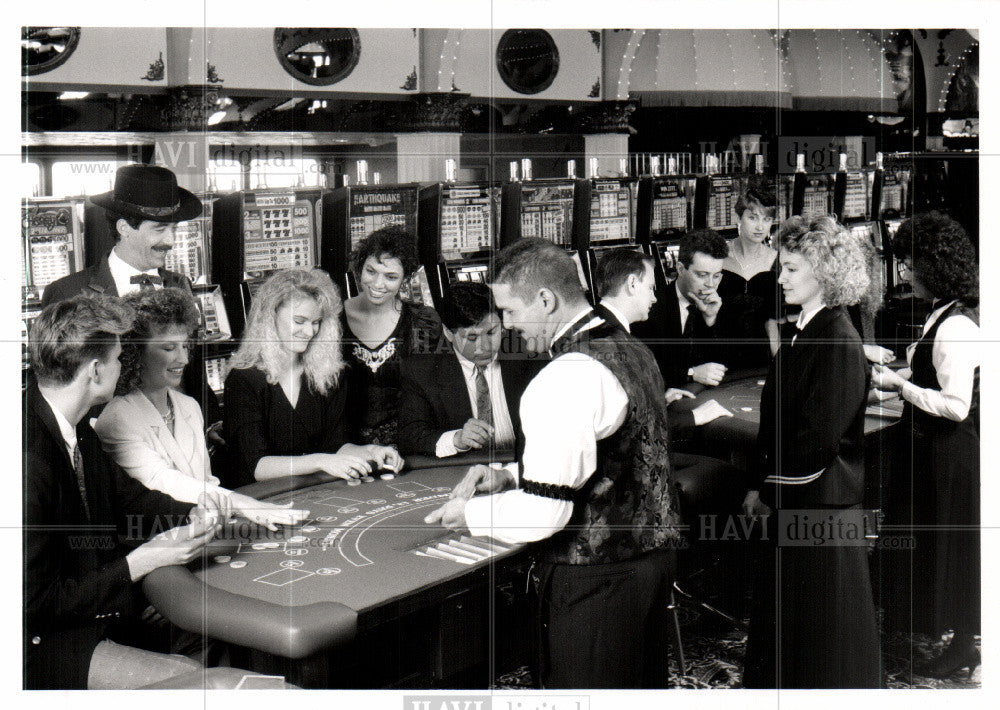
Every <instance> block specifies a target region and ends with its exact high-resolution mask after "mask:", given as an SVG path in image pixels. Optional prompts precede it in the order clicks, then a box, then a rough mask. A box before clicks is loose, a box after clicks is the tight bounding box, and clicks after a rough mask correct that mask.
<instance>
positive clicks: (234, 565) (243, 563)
mask: <svg viewBox="0 0 1000 710" xmlns="http://www.w3.org/2000/svg"><path fill="white" fill-rule="evenodd" d="M229 566H230V567H232V568H233V569H241V568H243V567H246V566H247V561H246V560H233V561H232V562H230V563H229Z"/></svg>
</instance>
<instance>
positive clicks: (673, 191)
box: [649, 181, 688, 237]
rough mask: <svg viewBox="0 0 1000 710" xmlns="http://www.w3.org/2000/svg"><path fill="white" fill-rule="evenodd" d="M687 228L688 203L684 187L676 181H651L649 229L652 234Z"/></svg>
mask: <svg viewBox="0 0 1000 710" xmlns="http://www.w3.org/2000/svg"><path fill="white" fill-rule="evenodd" d="M687 228H688V203H687V198H686V197H685V196H684V187H683V185H681V184H680V183H677V182H661V181H657V182H654V183H653V214H652V215H651V218H650V223H649V231H650V234H651V235H652V236H654V237H655V236H656V235H657V234H659V233H661V232H664V231H667V230H677V231H684V230H686V229H687Z"/></svg>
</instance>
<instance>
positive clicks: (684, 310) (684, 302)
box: [674, 279, 693, 333]
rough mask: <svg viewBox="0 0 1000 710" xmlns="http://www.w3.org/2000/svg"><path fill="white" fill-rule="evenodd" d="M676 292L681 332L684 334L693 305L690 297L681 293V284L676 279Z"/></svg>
mask: <svg viewBox="0 0 1000 710" xmlns="http://www.w3.org/2000/svg"><path fill="white" fill-rule="evenodd" d="M674 290H675V291H677V310H679V311H680V312H681V332H682V333H683V332H684V327H685V326H686V325H687V322H688V315H689V314H690V310H689V308H690V306H692V305H693V304H692V303H691V301H690V300H688V297H687V296H685V295H684V294H683V293H681V287H680V284H678V283H677V279H674Z"/></svg>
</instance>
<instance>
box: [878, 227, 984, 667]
mask: <svg viewBox="0 0 1000 710" xmlns="http://www.w3.org/2000/svg"><path fill="white" fill-rule="evenodd" d="M893 252H894V253H895V256H896V258H897V259H899V260H900V261H902V263H903V265H904V267H905V269H906V270H905V272H904V278H905V279H906V280H908V281H909V282H910V284H911V286H912V287H913V293H914V295H915V296H916V297H918V298H924V299H933V306H932V308H933V310H932V312H931V314H930V316H928V318H927V321H926V323H925V324H924V329H923V334H922V335H921V338H920V340H918V341H917V342H916V343H914V344H913V345H911V346H910V347H909V348H908V349H907V352H906V355H907V360H908V362H909V365H910V369H911V371H912V374H911V375H909V376H908V379H907V373H905V372H903V373H902V374H900V373H896V372H893V371H892V370H890V369H888V368H886V367H882V366H879V365H876V366H874V367H873V372H872V381H873V382H874V384H875V386H876V387H878V388H879V389H883V390H894V391H898V392H899V393H900V396H901V397H902V399H903V402H904V408H903V420H902V422H901V425H900V426H899V427H897V430H898V431H899V433H900V434H901V436H902V441H901V442H900V445H899V446H898V450H899V451H900V453H901V454H902V455H903V456H904V460H903V462H902V466H901V470H900V471H899V473H898V474H897V475H894V477H893V480H894V483H893V493H892V495H891V496H890V498H892V499H893V502H894V503H895V507H896V510H897V511H898V512H897V515H896V519H895V520H890V522H894V523H896V524H899V525H904V526H908V525H911V524H912V525H915V526H916V530H915V533H914V537H915V539H916V543H917V544H916V547H915V549H914V550H913V557H912V563H913V566H912V569H907V570H906V571H905V573H904V574H901V575H898V576H897V577H896V578H895V579H889V580H887V584H890V585H892V584H893V583H896V584H897V585H900V587H901V588H899V589H897V590H896V593H893V594H890V598H892V599H902V600H904V602H903V603H904V605H905V604H906V603H907V602H909V603H910V604H915V605H916V607H915V608H912V609H910V608H907V609H902V612H903V613H904V614H905V616H906V617H907V618H908V619H912V621H913V623H916V624H921V625H922V624H923V621H924V620H923V619H921V613H920V612H921V611H922V610H930V611H931V612H932V618H931V619H929V620H927V623H926V628H922V629H920V630H927V631H930V632H932V633H934V634H941V633H942V632H946V631H948V630H949V629H951V630H952V631H954V636H953V637H952V640H951V642H950V643H949V645H948V647H947V648H946V649H945V651H944V653H942V654H941V655H940V656H938V657H937V658H935V659H933V660H931V661H930V662H927V663H923V664H919V665H917V666H916V667H915V668H914V672H915V673H917V674H918V675H924V676H929V677H933V678H947V677H948V676H950V675H952V674H953V673H955V672H956V671H958V670H961V669H963V668H967V669H968V671H969V675H970V677H971V675H972V672H973V671H974V670H975V668H976V666H978V665H979V662H980V653H979V649H978V648H976V645H975V639H974V636H975V635H976V634H978V633H979V631H980V592H979V584H980V565H981V560H980V531H979V363H980V353H979V348H978V340H979V307H978V306H979V271H978V266H977V258H976V251H975V249H974V248H973V246H972V243H971V241H970V240H969V238H968V236H967V235H966V233H965V230H964V229H963V228H962V226H961V225H959V224H958V223H957V222H955V221H954V220H953V219H951V218H950V217H947V216H945V215H943V214H940V213H937V212H931V213H928V214H922V215H916V216H915V217H913V218H912V219H908V220H906V221H905V222H903V223H902V224H901V225H900V228H899V231H897V232H896V236H895V238H894V239H893ZM901 554H902V553H901ZM909 560H910V558H909V557H907V558H906V561H907V562H909ZM910 587H912V588H914V596H913V597H911V595H910V594H909V588H910ZM890 611H893V610H891V609H890Z"/></svg>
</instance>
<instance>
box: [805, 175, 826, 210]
mask: <svg viewBox="0 0 1000 710" xmlns="http://www.w3.org/2000/svg"><path fill="white" fill-rule="evenodd" d="M827 214H830V187H829V185H828V184H827V181H826V178H820V177H815V178H809V180H808V181H807V182H806V191H805V197H804V199H803V202H802V216H803V217H805V218H806V219H816V218H817V217H822V216H824V215H827Z"/></svg>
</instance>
